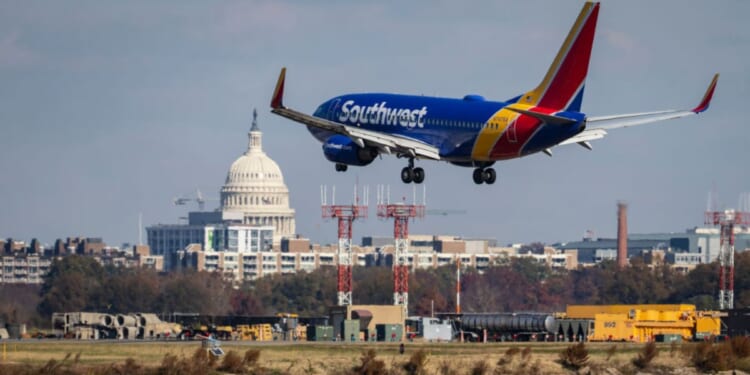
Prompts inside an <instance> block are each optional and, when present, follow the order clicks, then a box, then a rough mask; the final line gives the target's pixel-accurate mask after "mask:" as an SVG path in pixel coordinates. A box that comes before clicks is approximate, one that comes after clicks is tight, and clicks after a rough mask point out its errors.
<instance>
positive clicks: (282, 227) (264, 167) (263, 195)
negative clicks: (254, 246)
mask: <svg viewBox="0 0 750 375" xmlns="http://www.w3.org/2000/svg"><path fill="white" fill-rule="evenodd" d="M257 119H258V112H257V111H255V110H253V124H252V127H251V128H250V132H249V133H248V138H249V143H248V147H247V151H245V153H244V154H243V155H242V156H240V157H239V158H237V160H235V161H234V163H232V166H231V167H230V168H229V172H228V173H227V179H226V183H225V184H224V186H223V187H222V188H221V209H222V211H228V212H242V213H243V214H244V219H243V223H245V224H251V225H269V226H273V227H274V228H275V231H274V236H273V237H274V244H278V243H279V242H280V240H281V237H291V236H292V235H293V234H294V231H295V224H294V209H292V208H289V189H287V187H286V185H285V184H284V176H283V175H282V174H281V169H280V168H279V165H278V164H276V162H275V161H273V160H272V159H271V158H270V157H268V155H266V153H265V152H263V148H262V144H261V138H262V135H263V133H261V131H260V129H259V128H258V122H257Z"/></svg>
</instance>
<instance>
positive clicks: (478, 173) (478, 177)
mask: <svg viewBox="0 0 750 375" xmlns="http://www.w3.org/2000/svg"><path fill="white" fill-rule="evenodd" d="M471 177H472V178H473V179H474V183H475V184H477V185H481V184H482V183H483V182H484V170H482V169H481V168H477V169H475V170H474V174H473V175H472V176H471Z"/></svg>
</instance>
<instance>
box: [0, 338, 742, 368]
mask: <svg viewBox="0 0 750 375" xmlns="http://www.w3.org/2000/svg"><path fill="white" fill-rule="evenodd" d="M571 345H573V344H571V343H491V344H476V343H466V344H458V343H439V344H435V343H405V353H404V354H403V355H402V354H399V346H398V344H397V343H395V344H391V343H377V344H371V343H308V342H302V343H294V344H290V343H284V342H273V343H253V342H225V343H223V344H222V348H224V351H225V352H229V351H233V352H235V353H237V354H239V356H240V358H241V357H243V356H244V355H245V352H247V351H256V350H257V351H260V357H259V359H258V361H257V363H255V364H254V365H253V366H254V367H252V368H254V369H255V370H252V371H255V372H252V371H251V370H247V373H271V374H273V373H278V374H336V373H339V374H345V373H357V372H352V369H354V368H355V367H357V366H362V363H363V360H362V357H363V353H364V352H367V351H368V350H370V349H372V350H374V353H375V355H376V358H375V359H376V360H378V361H382V364H381V365H382V366H380V367H379V368H381V369H382V371H384V372H374V373H389V374H399V373H408V372H407V371H406V370H404V369H403V365H404V364H405V363H406V362H408V361H409V360H410V359H412V356H413V355H414V353H416V352H418V351H420V350H421V351H422V352H423V353H424V354H425V356H424V361H423V363H421V362H420V363H421V364H422V365H421V366H420V368H421V369H422V370H423V371H424V372H422V373H425V374H440V373H444V374H471V373H482V372H481V370H482V369H484V370H485V372H484V373H486V374H491V373H493V372H497V373H518V374H523V373H544V374H565V373H571V371H570V370H566V369H564V368H563V366H562V365H561V364H560V363H559V359H560V353H561V352H562V351H564V350H565V349H566V348H567V347H569V346H571ZM696 345H697V344H684V345H670V344H659V345H657V348H658V349H659V353H658V355H657V356H656V357H655V358H654V359H653V361H652V362H651V367H652V368H657V369H677V368H681V369H684V368H688V367H690V366H691V362H690V353H692V350H693V348H694V347H696ZM0 346H2V347H3V349H4V351H3V354H2V356H1V357H0V360H1V362H0V363H1V366H0V373H2V374H6V373H7V374H15V373H18V374H21V373H22V374H34V373H53V374H54V373H60V374H63V373H71V374H79V373H80V374H97V373H103V374H110V373H112V374H115V373H132V372H134V371H135V370H134V368H135V367H132V368H129V370H128V368H124V366H125V362H126V360H128V359H129V358H130V359H132V361H131V364H136V365H137V368H140V370H139V371H141V370H143V371H146V370H153V371H157V369H158V368H159V367H160V366H161V367H164V366H165V365H164V363H165V357H167V356H175V357H176V358H177V359H183V360H185V361H186V363H187V364H186V366H188V367H191V366H192V367H195V366H196V365H195V364H194V362H189V361H190V360H191V359H193V357H194V353H195V352H196V350H197V349H198V348H200V347H201V345H200V343H199V342H173V341H170V342H132V341H130V342H109V341H98V342H93V341H68V340H62V341H56V340H55V341H53V340H40V341H31V340H27V341H6V342H3V343H2V344H0ZM644 346H645V344H629V343H587V344H586V349H587V350H588V353H589V362H588V365H589V367H590V368H592V369H600V370H605V369H617V370H618V371H620V372H621V373H635V372H636V368H635V366H634V365H633V364H632V359H634V358H636V357H637V356H638V355H639V353H641V352H642V350H643V348H644ZM514 348H515V349H514ZM79 353H80V354H79ZM66 356H67V357H68V359H67V360H65V361H64V359H65V358H66ZM75 357H78V359H77V360H75ZM50 360H54V361H55V362H54V363H53V365H54V366H52V367H50V366H49V365H50ZM743 361H744V360H743ZM743 361H739V362H737V366H738V367H739V368H746V367H745V365H746V363H745V362H743ZM191 363H192V364H191ZM482 363H483V364H484V366H483V365H482ZM45 365H47V367H45ZM221 365H222V360H221V359H219V360H218V361H217V362H216V363H215V364H212V365H210V366H209V367H208V368H209V370H210V371H209V372H216V373H222V371H217V370H215V369H217V368H220V367H221ZM55 366H57V367H55ZM123 370H124V371H123ZM204 370H205V369H204ZM55 371H57V372H55ZM66 371H67V372H66ZM180 372H181V371H177V372H174V373H180ZM150 373H159V372H150ZM161 373H170V372H169V371H166V372H165V371H161Z"/></svg>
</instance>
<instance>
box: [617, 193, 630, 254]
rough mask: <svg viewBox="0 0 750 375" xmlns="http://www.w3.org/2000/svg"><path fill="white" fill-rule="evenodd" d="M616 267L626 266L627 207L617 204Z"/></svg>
mask: <svg viewBox="0 0 750 375" xmlns="http://www.w3.org/2000/svg"><path fill="white" fill-rule="evenodd" d="M617 265H618V266H619V267H620V268H624V267H625V266H627V265H628V205H627V204H626V203H625V202H617Z"/></svg>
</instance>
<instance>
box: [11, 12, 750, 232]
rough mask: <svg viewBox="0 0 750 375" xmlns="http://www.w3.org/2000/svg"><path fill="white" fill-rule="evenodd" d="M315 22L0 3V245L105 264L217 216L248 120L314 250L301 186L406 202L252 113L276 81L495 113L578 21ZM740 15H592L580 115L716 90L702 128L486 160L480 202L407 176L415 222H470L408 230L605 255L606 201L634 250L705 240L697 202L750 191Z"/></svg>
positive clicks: (290, 126)
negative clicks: (83, 247) (97, 249)
mask: <svg viewBox="0 0 750 375" xmlns="http://www.w3.org/2000/svg"><path fill="white" fill-rule="evenodd" d="M311 3H312V2H301V1H300V2H288V1H239V2H235V1H221V2H203V1H180V2H158V1H155V2H152V1H148V2H145V1H144V2H138V1H133V2H124V1H66V2H59V1H0V82H1V84H0V175H1V176H2V178H0V236H2V237H13V238H17V239H23V240H30V239H31V238H32V237H38V238H40V239H41V240H42V241H45V242H51V241H53V240H54V239H55V238H58V237H66V236H73V235H83V236H97V237H104V239H105V240H106V241H107V242H108V243H110V244H114V245H119V244H120V243H121V242H123V241H130V242H134V241H136V240H137V233H138V232H137V220H138V213H139V212H142V213H143V218H144V224H145V225H149V224H155V223H175V222H177V221H178V217H179V216H184V215H185V213H186V211H187V209H188V207H186V206H182V207H174V206H173V205H172V198H174V197H175V196H178V195H188V194H194V191H195V190H196V189H200V190H202V191H203V193H204V195H206V196H207V197H210V198H218V192H219V189H220V187H221V185H222V184H223V183H224V179H225V177H226V172H227V170H228V168H229V166H230V164H231V163H232V161H233V160H234V159H235V158H237V157H238V156H239V155H241V154H242V153H243V152H244V151H245V149H246V145H247V135H246V133H247V131H248V129H249V127H250V119H251V114H252V108H253V107H258V110H259V112H260V116H259V122H260V126H261V129H262V130H263V132H264V138H263V142H264V149H265V150H266V152H267V153H268V154H269V155H270V156H271V157H272V158H273V159H274V160H276V162H277V163H278V164H279V165H280V166H281V169H282V171H283V173H284V175H285V181H286V183H287V185H288V187H289V189H290V191H291V203H292V206H293V208H295V209H296V210H297V230H298V232H299V233H301V234H302V235H304V236H308V237H310V238H312V239H313V240H314V241H323V242H328V241H332V240H333V239H335V236H336V226H335V224H334V223H329V222H325V221H323V220H322V219H320V217H319V215H320V209H319V204H320V201H319V200H320V199H319V195H320V194H319V186H320V185H321V184H328V185H336V186H337V188H338V191H339V193H338V196H337V201H339V202H345V201H347V200H348V199H350V195H351V191H352V186H353V185H354V183H355V181H356V180H357V179H358V180H359V182H360V183H361V184H369V185H373V186H374V185H375V184H390V185H391V191H392V197H393V198H397V197H399V196H402V195H407V196H411V185H408V186H406V185H403V184H402V183H401V182H400V179H399V171H400V169H401V168H402V167H403V166H404V165H405V161H403V160H397V159H395V158H393V157H384V158H383V159H382V160H376V161H375V162H374V163H373V164H372V165H370V166H368V167H365V168H356V167H352V168H350V170H349V172H347V173H346V174H341V173H336V172H335V171H334V168H333V164H331V163H330V162H328V161H327V160H325V159H324V157H323V155H322V151H321V148H320V144H319V143H318V142H317V141H315V140H314V139H313V138H312V137H311V136H310V135H309V134H308V132H307V131H306V130H305V129H304V128H303V127H302V126H301V125H299V124H296V123H292V122H290V121H288V120H285V119H283V118H280V117H276V116H273V115H271V114H270V113H269V111H268V102H269V100H270V95H271V92H272V90H273V87H274V84H275V81H276V78H277V75H278V72H279V69H280V68H281V67H282V66H287V67H288V72H287V86H286V97H285V104H287V105H289V106H292V107H295V108H297V109H300V110H304V111H307V112H312V111H313V110H314V109H315V107H316V106H317V105H318V104H319V103H321V102H323V101H325V100H326V99H328V98H330V97H332V96H335V95H339V94H342V93H347V92H367V91H375V92H397V93H411V94H425V95H438V96H449V97H461V96H463V95H465V94H468V93H477V94H481V95H484V96H485V97H487V98H489V99H498V100H504V99H507V98H510V97H513V96H515V95H517V94H519V93H521V92H524V91H526V90H528V89H531V88H533V87H534V86H535V85H536V84H537V82H538V81H539V80H540V79H541V78H542V76H543V75H544V72H545V71H546V69H547V66H548V65H549V63H550V62H551V60H552V58H553V57H554V54H555V53H556V51H557V49H558V47H559V46H560V44H561V43H562V41H563V39H564V37H565V35H566V34H567V32H568V29H569V28H570V26H571V25H572V23H573V21H574V20H575V17H576V15H577V14H578V11H579V10H580V7H581V6H582V3H583V2H582V1H514V2H499V1H476V2H471V3H470V4H467V3H465V2H455V1H430V2H400V1H385V2H377V3H373V4H367V3H359V2H349V1H328V2H320V3H319V4H316V5H313V4H311ZM748 14H750V2H748V1H739V0H726V1H711V2H709V1H698V0H695V1H692V0H691V1H645V0H638V1H605V2H604V3H603V4H602V7H601V13H600V16H599V24H598V29H597V35H596V40H595V43H594V50H593V56H592V62H591V66H590V69H589V76H588V80H587V85H586V93H585V96H584V101H583V111H584V112H586V113H588V114H590V115H604V114H614V113H628V112H639V111H648V110H659V109H670V108H683V107H688V108H691V107H692V106H694V105H695V104H697V102H698V101H699V99H700V97H701V95H702V94H703V91H704V90H705V88H706V86H707V85H708V82H709V80H710V78H711V75H712V74H713V73H714V72H720V73H721V74H722V76H721V78H720V80H719V85H718V89H717V92H716V95H715V97H714V102H713V104H712V106H711V109H710V110H709V111H708V112H706V113H704V114H703V115H700V116H692V117H690V118H686V119H680V120H674V121H668V122H664V123H657V124H654V125H650V126H649V125H646V126H642V127H636V128H629V129H621V130H615V131H612V132H611V133H610V135H609V136H608V137H607V138H605V139H603V140H600V141H596V142H595V143H594V150H593V151H587V150H585V149H583V148H581V147H578V146H564V147H559V148H556V149H554V150H553V151H554V157H552V158H549V157H547V156H546V155H543V154H540V155H533V156H530V157H526V158H522V159H516V160H512V161H508V162H500V163H497V164H496V165H495V168H496V170H497V172H498V181H497V182H496V183H495V185H492V186H486V185H482V186H475V185H474V183H473V182H472V180H471V169H468V168H460V167H455V166H452V165H448V164H446V163H437V162H429V161H426V162H421V163H419V165H420V166H423V167H424V168H425V169H426V171H427V180H426V182H425V184H426V186H427V195H428V206H430V207H431V208H445V209H465V210H468V213H467V214H464V215H457V216H445V217H428V218H426V219H424V220H421V221H417V222H415V223H414V224H413V225H412V227H411V232H412V233H435V234H437V233H446V234H455V235H462V236H474V237H478V236H482V237H494V238H497V239H498V240H499V241H500V242H501V243H510V242H529V241H537V240H539V241H545V242H554V241H558V240H574V239H578V238H580V237H581V236H582V235H583V233H584V231H585V230H587V229H591V230H593V231H594V232H595V233H596V234H597V235H598V236H614V234H615V225H616V221H615V205H616V201H617V200H625V201H627V202H629V204H630V209H629V213H630V216H629V223H630V230H631V232H639V233H643V232H661V231H675V232H680V231H683V230H684V229H685V228H688V227H694V226H696V225H700V224H702V221H703V211H704V210H705V208H706V195H707V193H708V191H709V190H711V189H712V186H714V185H715V186H716V191H717V192H718V195H719V198H720V201H721V202H723V203H724V204H725V205H727V206H736V205H737V197H738V195H739V193H740V192H742V191H747V190H750V177H748V173H747V167H746V165H747V160H748V156H750V152H749V151H748V150H749V148H748V140H750V137H749V136H750V130H748V129H750V124H749V123H748V121H747V119H746V117H747V114H746V111H747V107H746V105H747V103H748V99H750V95H749V94H750V73H748V72H750V57H749V56H748V54H750V27H747V20H746V17H747V15H748ZM372 189H373V196H371V201H373V202H374V200H375V197H374V187H373V188H372ZM217 204H218V202H216V201H209V202H208V205H209V207H215V206H216V205H217ZM189 208H194V206H193V207H189ZM368 234H372V235H390V234H392V226H391V224H389V223H387V222H381V221H378V220H377V218H376V217H375V210H374V209H373V210H371V212H370V218H369V219H368V220H367V221H366V222H362V223H358V224H357V225H356V226H355V229H354V236H355V237H356V241H357V242H359V238H360V237H361V236H362V235H368Z"/></svg>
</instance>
